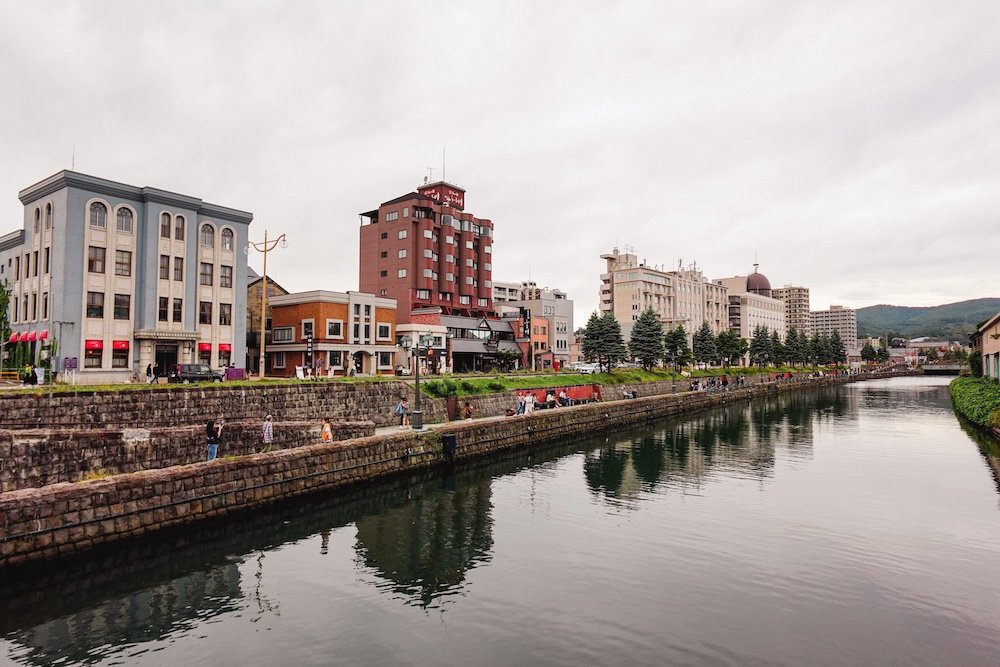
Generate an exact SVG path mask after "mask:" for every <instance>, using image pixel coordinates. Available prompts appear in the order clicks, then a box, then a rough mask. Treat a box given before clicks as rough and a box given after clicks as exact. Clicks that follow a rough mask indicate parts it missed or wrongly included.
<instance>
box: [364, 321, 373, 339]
mask: <svg viewBox="0 0 1000 667" xmlns="http://www.w3.org/2000/svg"><path fill="white" fill-rule="evenodd" d="M371 337H372V325H370V324H366V325H365V340H371Z"/></svg>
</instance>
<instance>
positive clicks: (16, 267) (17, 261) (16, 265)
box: [14, 255, 21, 280]
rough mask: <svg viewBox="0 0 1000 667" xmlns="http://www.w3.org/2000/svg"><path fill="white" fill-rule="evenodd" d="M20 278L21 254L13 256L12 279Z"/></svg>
mask: <svg viewBox="0 0 1000 667" xmlns="http://www.w3.org/2000/svg"><path fill="white" fill-rule="evenodd" d="M20 279H21V256H20V255H18V256H17V257H15V258H14V280H20Z"/></svg>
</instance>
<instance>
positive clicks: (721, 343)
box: [715, 329, 746, 368]
mask: <svg viewBox="0 0 1000 667" xmlns="http://www.w3.org/2000/svg"><path fill="white" fill-rule="evenodd" d="M740 341H743V339H742V338H740V337H739V335H738V334H737V333H736V332H735V331H733V330H732V329H726V330H725V331H721V332H719V336H718V337H717V338H716V339H715V348H716V350H717V351H718V354H719V358H721V359H722V365H723V366H725V367H727V368H728V367H729V366H731V365H732V364H733V363H734V362H735V363H739V362H740V360H741V359H742V357H743V354H744V352H741V351H740ZM743 342H744V343H745V342H746V341H743Z"/></svg>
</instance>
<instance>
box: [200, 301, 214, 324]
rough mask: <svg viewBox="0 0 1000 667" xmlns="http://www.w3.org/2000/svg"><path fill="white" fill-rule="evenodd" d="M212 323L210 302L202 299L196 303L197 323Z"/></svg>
mask: <svg viewBox="0 0 1000 667" xmlns="http://www.w3.org/2000/svg"><path fill="white" fill-rule="evenodd" d="M211 323H212V302H211V301H202V302H200V303H199V304H198V324H211Z"/></svg>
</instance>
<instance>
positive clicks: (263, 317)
mask: <svg viewBox="0 0 1000 667" xmlns="http://www.w3.org/2000/svg"><path fill="white" fill-rule="evenodd" d="M279 245H280V246H281V247H282V248H287V247H288V239H286V238H285V235H284V234H282V235H281V236H279V237H278V238H276V239H270V240H268V238H267V230H266V229H265V230H264V240H263V241H260V242H257V243H254V242H253V241H247V245H246V247H245V248H244V249H243V252H244V253H246V254H247V255H249V254H250V249H251V248H252V249H254V250H256V251H257V252H259V253H261V254H262V255H264V271H263V272H262V274H261V277H260V362H259V365H260V368H259V370H258V372H259V373H260V377H261V378H263V377H264V371H265V366H264V359H265V357H264V339H265V337H266V336H265V335H264V334H265V331H264V324H265V323H266V322H267V253H269V252H271V251H272V250H274V249H275V248H277V247H278V246H279Z"/></svg>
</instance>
